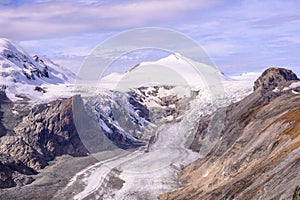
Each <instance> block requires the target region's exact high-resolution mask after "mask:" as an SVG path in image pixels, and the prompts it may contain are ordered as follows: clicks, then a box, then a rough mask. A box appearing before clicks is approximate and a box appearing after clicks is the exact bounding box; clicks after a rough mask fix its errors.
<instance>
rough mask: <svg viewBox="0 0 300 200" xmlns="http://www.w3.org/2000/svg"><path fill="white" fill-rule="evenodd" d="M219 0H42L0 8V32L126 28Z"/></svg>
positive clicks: (21, 34)
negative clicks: (83, 0)
mask: <svg viewBox="0 0 300 200" xmlns="http://www.w3.org/2000/svg"><path fill="white" fill-rule="evenodd" d="M219 2H220V0H213V1H205V0H198V1H193V0H187V1H181V0H165V1H158V0H150V1H131V2H125V3H110V4H100V5H89V4H88V5H84V6H79V5H78V4H76V3H71V2H70V1H67V2H60V1H57V2H44V3H36V4H25V5H21V6H18V7H0V26H1V27H5V29H0V34H1V35H2V36H4V37H9V38H14V39H19V40H20V39H28V38H41V37H51V36H52V37H53V36H62V35H69V34H78V33H82V32H91V31H98V30H112V29H127V28H133V27H139V26H145V25H146V26H147V25H149V24H151V23H152V22H157V23H161V22H164V21H167V20H174V19H176V18H180V17H182V16H183V15H184V13H186V12H189V11H192V10H196V9H202V8H207V7H210V6H213V5H215V4H216V3H219Z"/></svg>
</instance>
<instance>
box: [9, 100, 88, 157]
mask: <svg viewBox="0 0 300 200" xmlns="http://www.w3.org/2000/svg"><path fill="white" fill-rule="evenodd" d="M72 101H73V98H69V99H64V100H57V101H53V102H51V103H49V104H40V105H37V106H35V107H33V108H32V109H31V111H30V112H29V114H28V115H27V116H25V117H24V118H23V120H22V122H21V123H20V124H19V125H18V126H17V127H16V128H15V129H14V130H15V132H16V133H17V134H18V135H20V136H22V137H23V138H24V140H25V141H27V142H28V143H30V144H31V146H32V147H33V148H34V149H36V150H37V151H38V152H39V153H40V154H41V155H43V157H44V158H45V160H52V159H53V158H55V157H56V156H60V155H63V154H69V155H73V156H84V155H86V154H87V150H86V149H85V147H84V145H83V144H82V143H81V141H80V138H79V136H78V133H77V131H76V127H75V124H74V121H73V113H72Z"/></svg>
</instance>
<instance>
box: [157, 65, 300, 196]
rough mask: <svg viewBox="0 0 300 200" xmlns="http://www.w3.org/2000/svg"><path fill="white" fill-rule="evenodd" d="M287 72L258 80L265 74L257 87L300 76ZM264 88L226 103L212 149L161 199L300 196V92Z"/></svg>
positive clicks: (203, 129)
mask: <svg viewBox="0 0 300 200" xmlns="http://www.w3.org/2000/svg"><path fill="white" fill-rule="evenodd" d="M273 70H274V69H270V70H269V71H273ZM267 71H268V70H267ZM275 71H276V72H274V73H275V74H277V72H278V73H279V71H278V69H275ZM285 71H288V70H285ZM271 74H273V72H272V73H271ZM289 74H290V75H287V76H283V75H282V76H281V77H285V78H284V79H281V78H279V79H276V78H275V80H279V82H273V81H266V82H260V81H261V80H263V79H264V78H265V77H268V78H270V77H272V76H266V74H264V75H263V76H261V77H260V79H258V81H257V82H256V84H258V82H260V83H259V84H258V85H257V86H256V88H262V89H263V87H265V86H266V88H269V89H270V88H274V87H277V86H279V85H280V84H281V83H283V82H284V81H286V80H291V79H292V80H295V79H296V77H295V76H293V75H292V74H293V73H289ZM287 77H288V78H287ZM262 89H257V90H256V91H254V92H253V93H252V94H251V95H249V96H248V97H246V98H245V99H243V100H242V101H240V102H238V103H235V104H233V105H230V106H228V107H227V111H226V119H225V122H224V123H225V124H224V128H223V130H222V132H221V136H220V139H219V140H218V141H217V143H216V145H215V146H214V147H213V149H212V150H211V152H210V153H209V154H208V155H207V156H206V157H204V158H203V159H199V160H198V161H196V162H194V163H192V164H190V165H189V166H187V167H186V168H185V169H184V170H183V171H182V173H181V175H180V180H181V182H182V183H184V185H183V186H182V187H181V188H179V189H178V190H175V191H172V192H169V193H166V194H164V195H162V196H161V197H160V199H172V200H174V199H190V200H193V199H195V200H196V199H237V200H239V199H241V200H243V199H297V198H299V197H298V196H299V188H298V187H297V186H299V180H300V174H299V170H300V162H299V158H300V151H299V150H300V148H299V146H300V115H299V113H300V95H298V94H294V93H293V92H292V91H285V92H281V93H279V94H278V95H276V96H273V97H272V98H267V95H266V94H267V93H262ZM270 92H272V90H271V91H270ZM207 123H208V122H207V120H205V119H204V120H202V121H201V122H200V126H199V131H200V132H199V134H198V136H196V138H195V140H196V141H195V142H194V144H193V145H192V147H193V148H195V150H199V148H201V141H202V137H203V136H205V134H206V127H207V126H206V124H207ZM295 188H296V189H295Z"/></svg>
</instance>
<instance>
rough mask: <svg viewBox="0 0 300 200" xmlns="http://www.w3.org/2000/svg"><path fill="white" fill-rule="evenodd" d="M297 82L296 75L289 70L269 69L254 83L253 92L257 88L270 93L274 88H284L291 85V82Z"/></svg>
mask: <svg viewBox="0 0 300 200" xmlns="http://www.w3.org/2000/svg"><path fill="white" fill-rule="evenodd" d="M297 80H299V79H298V77H297V75H296V74H295V73H294V72H292V71H291V70H288V69H284V68H269V69H267V70H266V71H264V72H263V73H262V75H261V76H260V77H259V78H258V79H257V80H256V81H255V83H254V87H253V89H254V91H255V90H257V89H258V88H261V89H262V90H266V91H271V90H274V89H275V88H276V87H280V88H283V87H286V86H288V85H290V84H291V81H297Z"/></svg>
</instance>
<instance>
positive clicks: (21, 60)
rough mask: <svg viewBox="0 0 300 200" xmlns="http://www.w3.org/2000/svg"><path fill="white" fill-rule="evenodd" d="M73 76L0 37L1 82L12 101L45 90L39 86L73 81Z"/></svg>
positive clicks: (33, 95) (32, 95) (31, 96)
mask: <svg viewBox="0 0 300 200" xmlns="http://www.w3.org/2000/svg"><path fill="white" fill-rule="evenodd" d="M74 79H75V75H74V74H73V73H72V72H70V71H69V70H67V69H64V68H62V67H60V66H58V65H57V64H55V63H53V62H52V61H50V60H49V59H47V58H43V59H42V58H41V57H39V56H37V55H35V56H33V57H31V56H30V55H29V54H28V53H27V52H25V51H24V50H23V49H22V48H21V47H18V46H17V45H15V44H13V43H12V42H10V41H9V40H7V39H0V85H1V88H2V90H5V92H6V93H7V95H8V97H9V98H10V99H12V100H15V99H17V98H16V96H19V97H21V96H24V97H27V98H29V99H31V98H34V97H35V96H38V95H39V93H44V92H46V90H45V89H44V88H42V87H45V86H46V85H58V84H65V83H70V82H73V81H74Z"/></svg>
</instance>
